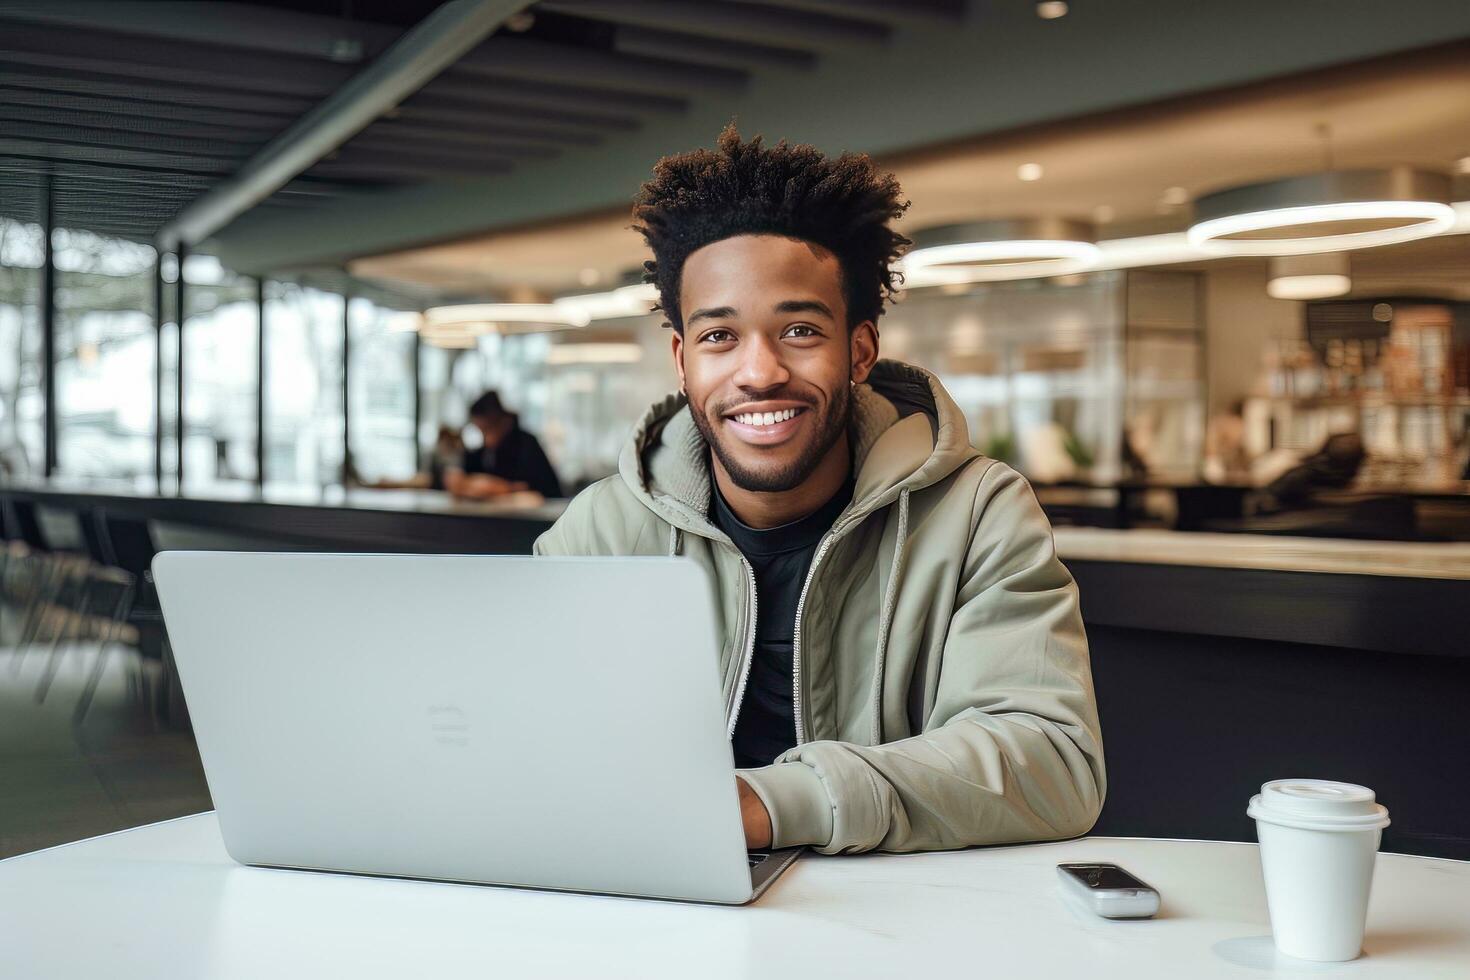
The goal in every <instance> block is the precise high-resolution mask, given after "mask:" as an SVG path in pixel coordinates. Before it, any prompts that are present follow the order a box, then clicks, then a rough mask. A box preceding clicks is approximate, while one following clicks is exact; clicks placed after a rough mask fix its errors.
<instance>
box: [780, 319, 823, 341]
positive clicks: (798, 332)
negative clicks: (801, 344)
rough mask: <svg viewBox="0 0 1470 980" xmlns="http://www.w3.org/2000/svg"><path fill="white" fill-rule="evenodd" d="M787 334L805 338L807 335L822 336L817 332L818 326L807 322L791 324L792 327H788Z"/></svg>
mask: <svg viewBox="0 0 1470 980" xmlns="http://www.w3.org/2000/svg"><path fill="white" fill-rule="evenodd" d="M786 336H788V337H797V338H805V337H820V336H821V334H819V333H817V328H816V327H813V326H810V325H808V324H805V323H798V324H795V325H794V326H791V327H787V328H786Z"/></svg>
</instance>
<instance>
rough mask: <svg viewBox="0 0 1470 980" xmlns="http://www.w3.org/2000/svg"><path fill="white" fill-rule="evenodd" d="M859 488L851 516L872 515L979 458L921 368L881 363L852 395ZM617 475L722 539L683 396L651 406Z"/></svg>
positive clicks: (957, 414)
mask: <svg viewBox="0 0 1470 980" xmlns="http://www.w3.org/2000/svg"><path fill="white" fill-rule="evenodd" d="M850 438H851V440H852V447H853V463H854V467H855V469H856V471H857V472H856V480H855V487H854V490H853V499H852V503H851V504H850V505H849V506H848V511H847V512H848V513H856V512H862V513H870V512H872V511H874V510H877V509H878V508H880V507H884V506H887V505H888V504H889V503H891V502H893V501H894V500H895V499H897V497H898V496H899V494H901V493H903V492H905V491H914V490H921V489H923V488H924V487H927V486H930V485H932V484H935V483H938V482H939V481H940V480H943V479H944V478H945V477H947V476H949V475H950V474H951V473H953V472H954V471H955V470H956V469H958V468H959V467H960V466H962V465H963V464H964V463H966V462H967V461H969V460H971V459H974V458H975V457H976V456H978V455H980V454H979V452H978V451H977V450H976V449H975V448H974V447H973V446H971V445H970V433H969V427H968V426H967V425H966V424H965V417H964V413H962V412H961V411H960V408H959V406H958V405H956V404H955V402H954V399H952V398H951V397H950V396H949V392H947V391H945V390H944V386H943V385H941V384H940V383H939V379H938V378H936V377H935V376H934V375H932V374H930V373H929V372H928V371H925V370H924V369H923V368H918V367H914V366H913V365H910V364H904V363H902V362H900V361H892V360H882V361H879V362H878V363H877V364H876V365H874V367H873V370H872V372H871V373H870V374H869V376H868V380H867V381H866V382H865V383H863V384H860V385H857V386H856V387H855V388H854V389H853V398H852V428H851V431H850ZM618 472H619V475H620V476H621V477H622V479H623V482H624V483H626V484H627V485H628V487H629V489H631V490H632V491H633V493H634V494H635V495H636V496H637V497H638V498H639V499H640V500H641V501H642V502H643V503H644V505H645V506H647V507H648V508H649V509H650V510H652V511H653V512H654V513H655V514H658V515H659V516H660V517H662V518H663V519H664V520H666V521H668V522H669V523H670V524H672V525H674V526H675V527H677V528H681V529H683V530H686V531H692V532H694V533H697V534H700V535H703V536H706V537H723V534H722V533H721V532H720V531H718V530H717V529H716V528H715V527H714V525H713V524H712V523H711V522H710V521H709V518H708V516H707V515H708V513H709V507H710V499H711V492H712V490H711V483H710V468H709V447H708V446H707V445H706V444H705V441H704V436H703V435H701V434H700V431H699V429H698V427H697V426H696V425H695V424H694V419H693V417H692V416H691V415H690V412H689V404H688V400H687V399H686V398H685V396H684V395H682V394H677V393H676V394H671V395H668V396H667V397H665V398H664V399H663V400H662V401H660V402H659V403H657V404H656V405H654V406H653V407H651V408H650V409H649V410H648V412H647V413H645V414H644V416H643V418H642V419H641V420H640V421H639V423H638V425H637V427H636V428H635V429H634V430H633V435H632V438H631V439H630V440H629V441H628V443H627V444H626V445H625V446H624V447H623V452H622V454H621V456H620V458H619V460H618Z"/></svg>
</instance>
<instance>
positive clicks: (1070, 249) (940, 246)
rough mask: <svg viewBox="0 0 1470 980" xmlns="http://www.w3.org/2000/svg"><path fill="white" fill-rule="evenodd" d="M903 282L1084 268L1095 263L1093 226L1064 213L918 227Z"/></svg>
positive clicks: (930, 283)
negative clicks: (1064, 215) (921, 229)
mask: <svg viewBox="0 0 1470 980" xmlns="http://www.w3.org/2000/svg"><path fill="white" fill-rule="evenodd" d="M913 240H914V247H913V248H912V249H910V251H909V252H908V254H907V255H905V256H904V258H903V273H904V285H905V286H909V287H914V286H940V285H950V284H961V283H971V282H999V281H1003V280H1008V279H1036V278H1040V277H1043V276H1065V275H1071V274H1073V273H1077V272H1086V271H1087V270H1088V269H1091V268H1092V267H1093V266H1094V265H1096V264H1097V260H1098V257H1099V255H1100V254H1101V253H1100V252H1099V251H1098V248H1097V245H1096V244H1094V243H1093V231H1092V228H1091V226H1089V225H1087V224H1085V223H1084V222H1081V221H1067V220H1064V219H1060V218H1019V219H1007V220H1001V221H974V222H968V223H965V224H958V225H944V226H942V227H939V228H930V229H926V230H924V231H920V232H915V233H914V236H913Z"/></svg>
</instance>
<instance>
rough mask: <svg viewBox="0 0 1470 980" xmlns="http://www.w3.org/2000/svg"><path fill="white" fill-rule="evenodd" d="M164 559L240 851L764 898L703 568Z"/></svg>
mask: <svg viewBox="0 0 1470 980" xmlns="http://www.w3.org/2000/svg"><path fill="white" fill-rule="evenodd" d="M153 571H154V576H155V579H156V582H157V585H158V589H159V595H160V597H161V600H162V605H163V610H164V616H165V620H166V622H167V626H168V632H169V638H170V641H171V643H172V645H173V649H174V657H175V660H176V662H177V664H178V670H179V677H180V681H181V683H182V685H183V689H184V694H185V697H186V699H187V701H188V705H189V712H190V716H191V718H192V719H193V723H194V729H195V735H196V737H197V740H198V744H199V753H200V756H201V757H202V759H203V762H204V769H205V774H206V777H207V779H208V781H209V788H210V792H211V794H212V796H213V798H214V802H215V807H216V809H217V811H218V814H219V823H220V829H221V831H222V833H223V836H224V842H225V846H226V848H227V849H228V851H229V853H230V854H231V856H232V857H234V858H235V859H236V860H237V861H240V862H241V863H244V864H256V865H271V866H281V867H295V868H310V869H321V870H332V871H345V872H356V873H365V874H380V875H398V876H405V877H413V878H436V879H446V880H457V881H471V882H485V883H495V884H508V885H524V886H531V887H540V888H557V889H570V890H577V891H591V892H603V893H616V894H630V895H642V896H654V897H662V898H674V899H688V900H695V901H713V902H731V903H737V902H743V901H745V900H747V899H748V898H749V897H750V896H751V880H750V874H749V872H748V870H747V862H746V853H745V840H744V834H743V831H742V828H741V823H740V814H739V804H738V799H737V795H736V788H735V782H734V769H733V763H732V758H731V751H730V745H729V742H728V741H727V739H726V735H725V731H724V725H723V718H722V715H723V706H722V704H721V698H720V685H719V677H718V666H717V662H718V642H719V641H718V633H717V627H716V620H715V614H714V606H713V592H712V588H711V584H710V582H709V581H708V578H707V576H706V575H705V574H704V572H703V571H702V570H701V569H700V568H699V567H698V566H697V565H695V564H694V563H692V562H689V561H687V560H684V559H670V558H549V557H546V558H529V557H498V556H456V555H449V556H444V555H328V554H261V553H231V552H165V553H163V554H160V555H158V556H157V558H155V560H154V562H153Z"/></svg>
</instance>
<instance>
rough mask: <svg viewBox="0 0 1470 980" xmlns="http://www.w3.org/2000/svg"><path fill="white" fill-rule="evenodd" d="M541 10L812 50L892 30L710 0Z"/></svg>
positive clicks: (580, 1) (550, 1)
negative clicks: (703, 0)
mask: <svg viewBox="0 0 1470 980" xmlns="http://www.w3.org/2000/svg"><path fill="white" fill-rule="evenodd" d="M537 7H538V8H540V9H542V10H550V11H554V12H556V13H562V14H571V15H573V16H575V17H584V18H587V19H590V20H600V21H606V22H608V23H612V24H627V25H630V26H635V27H648V28H653V29H656V30H672V31H679V32H681V33H684V34H697V35H700V36H701V37H709V38H718V39H721V40H726V41H745V42H749V43H752V44H770V45H776V46H778V47H784V48H795V49H797V50H799V51H807V50H811V49H813V48H815V49H817V50H822V49H824V48H831V47H835V46H838V45H853V44H881V43H883V42H884V41H886V40H888V36H889V30H888V28H887V27H886V26H884V25H882V24H875V23H873V22H871V21H866V20H851V19H848V18H845V17H833V16H831V15H830V14H822V13H813V12H811V11H805V10H787V9H783V8H780V7H769V6H759V7H757V6H746V5H743V4H739V5H731V4H726V3H718V2H714V0H705V2H703V3H685V2H683V0H541V2H540V3H539V4H537Z"/></svg>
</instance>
